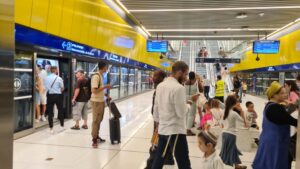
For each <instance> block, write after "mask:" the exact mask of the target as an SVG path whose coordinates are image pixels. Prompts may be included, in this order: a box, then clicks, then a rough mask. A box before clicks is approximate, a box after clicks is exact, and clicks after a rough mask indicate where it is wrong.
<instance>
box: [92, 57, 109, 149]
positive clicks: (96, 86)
mask: <svg viewBox="0 0 300 169" xmlns="http://www.w3.org/2000/svg"><path fill="white" fill-rule="evenodd" d="M107 69H108V65H107V64H106V63H105V62H104V61H100V62H99V63H98V72H97V73H95V74H94V75H93V76H92V79H91V89H92V96H91V99H90V100H91V105H92V111H93V123H92V138H93V140H92V141H93V144H92V146H93V147H94V148H97V147H98V141H99V142H105V140H104V139H102V138H100V136H99V130H100V124H101V122H102V120H103V116H104V107H105V100H104V90H105V89H108V90H109V89H110V85H109V84H108V85H105V86H104V83H103V76H102V75H103V73H105V72H106V71H107Z"/></svg>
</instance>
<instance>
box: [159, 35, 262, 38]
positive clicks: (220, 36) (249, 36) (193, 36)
mask: <svg viewBox="0 0 300 169" xmlns="http://www.w3.org/2000/svg"><path fill="white" fill-rule="evenodd" d="M164 37H165V38H252V37H257V35H166V36H164Z"/></svg>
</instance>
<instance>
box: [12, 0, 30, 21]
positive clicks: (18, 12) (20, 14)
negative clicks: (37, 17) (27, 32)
mask: <svg viewBox="0 0 300 169" xmlns="http://www.w3.org/2000/svg"><path fill="white" fill-rule="evenodd" d="M15 3H16V4H15V21H16V22H17V23H19V24H22V25H25V26H30V20H31V18H30V17H31V9H32V0H15Z"/></svg>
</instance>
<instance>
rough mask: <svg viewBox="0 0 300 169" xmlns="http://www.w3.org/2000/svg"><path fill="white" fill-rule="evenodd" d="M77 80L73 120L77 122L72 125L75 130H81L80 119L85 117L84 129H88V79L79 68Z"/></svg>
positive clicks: (73, 102)
mask: <svg viewBox="0 0 300 169" xmlns="http://www.w3.org/2000/svg"><path fill="white" fill-rule="evenodd" d="M75 76H76V79H77V82H76V86H75V91H74V96H73V99H72V105H73V120H74V121H75V122H76V124H75V125H74V126H73V127H71V129H73V130H80V127H79V121H80V120H81V119H83V125H82V126H81V127H82V128H83V129H88V126H87V116H88V101H89V98H88V97H89V96H88V92H87V90H88V86H87V85H88V79H87V78H85V77H84V71H83V70H77V71H76V73H75Z"/></svg>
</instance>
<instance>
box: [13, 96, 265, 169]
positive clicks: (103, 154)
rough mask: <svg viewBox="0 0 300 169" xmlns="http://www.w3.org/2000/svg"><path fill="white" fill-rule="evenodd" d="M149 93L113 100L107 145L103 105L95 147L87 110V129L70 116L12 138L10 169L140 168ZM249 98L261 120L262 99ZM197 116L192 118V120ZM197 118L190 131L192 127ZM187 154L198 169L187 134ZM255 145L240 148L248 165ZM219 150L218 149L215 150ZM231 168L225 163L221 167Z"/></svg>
mask: <svg viewBox="0 0 300 169" xmlns="http://www.w3.org/2000/svg"><path fill="white" fill-rule="evenodd" d="M152 93H153V92H147V93H144V94H141V95H137V96H135V97H131V98H129V99H127V100H124V101H121V102H118V103H117V106H118V108H119V109H120V112H121V113H122V118H121V119H120V120H121V134H122V140H121V144H117V145H111V144H110V141H109V123H108V119H109V114H108V110H107V108H106V109H105V116H104V120H103V122H102V124H101V129H100V135H101V137H103V138H104V139H106V140H107V141H106V142H105V143H102V144H100V145H99V147H98V148H97V149H93V148H92V147H91V129H90V127H91V126H90V124H91V114H90V115H89V120H88V121H89V129H88V130H83V129H81V130H79V131H75V130H71V129H70V127H72V126H73V125H74V122H73V121H72V120H69V121H67V122H66V123H65V127H66V130H64V131H62V132H59V131H58V128H57V126H56V127H55V130H56V132H55V134H50V133H49V132H48V129H44V130H41V131H38V132H36V133H34V134H31V135H29V136H26V137H23V138H21V139H18V140H15V141H14V169H143V168H144V167H145V164H146V160H147V158H148V157H149V153H148V151H149V148H150V139H151V136H152V131H153V120H152V116H151V113H150V111H151V103H152ZM248 100H249V101H253V102H254V103H255V108H256V110H257V112H258V113H259V120H258V121H259V124H261V119H262V111H263V108H264V104H265V102H266V100H263V99H261V98H257V97H253V96H249V95H247V96H246V97H244V98H243V103H242V106H243V107H244V108H245V106H244V104H245V103H246V101H248ZM198 121H199V117H197V118H196V122H198ZM198 125H199V122H198V123H197V124H196V127H195V129H193V131H195V132H198V131H197V130H196V128H197V126H198ZM187 140H188V146H189V154H190V160H191V165H192V168H195V169H201V168H202V167H201V163H202V160H203V158H202V157H203V153H202V152H201V151H200V150H199V148H198V145H197V138H196V137H188V138H187ZM255 150H256V149H255V148H254V149H253V151H250V152H243V156H241V160H242V161H243V164H245V165H247V166H248V168H251V164H252V161H253V159H254V156H255ZM219 151H220V150H219V149H218V150H217V152H219ZM176 168H177V166H176V165H175V166H164V169H176ZM229 168H232V167H230V166H226V168H225V169H229Z"/></svg>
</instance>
